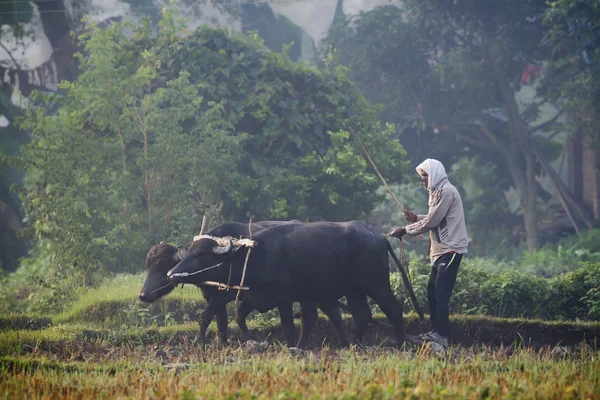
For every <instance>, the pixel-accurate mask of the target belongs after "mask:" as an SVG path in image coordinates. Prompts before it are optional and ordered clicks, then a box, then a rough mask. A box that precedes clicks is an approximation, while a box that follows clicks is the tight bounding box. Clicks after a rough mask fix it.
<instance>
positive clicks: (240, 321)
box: [235, 296, 256, 341]
mask: <svg viewBox="0 0 600 400" xmlns="http://www.w3.org/2000/svg"><path fill="white" fill-rule="evenodd" d="M253 310H254V304H252V300H250V298H248V297H247V296H246V298H245V299H244V300H242V302H241V303H240V305H239V307H238V308H237V314H236V316H235V322H236V323H237V325H238V326H239V327H240V332H241V334H242V337H243V338H244V341H248V340H256V339H255V338H254V337H253V336H252V334H250V330H249V329H248V325H246V318H248V315H250V313H251V312H252V311H253Z"/></svg>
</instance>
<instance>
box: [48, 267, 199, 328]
mask: <svg viewBox="0 0 600 400" xmlns="http://www.w3.org/2000/svg"><path fill="white" fill-rule="evenodd" d="M145 277H146V274H137V275H129V274H120V275H117V276H116V277H115V278H113V279H111V280H110V281H109V282H107V283H105V284H103V285H101V286H99V287H97V288H92V289H89V290H87V291H86V292H84V293H83V294H82V295H81V296H80V297H79V298H78V299H77V300H76V301H75V302H74V303H73V304H71V305H70V306H69V307H68V308H67V309H65V310H64V311H63V312H61V313H60V314H58V315H56V316H54V317H53V318H52V320H53V323H55V324H61V323H66V322H73V321H80V322H82V321H85V322H97V323H112V325H113V326H119V325H121V324H122V323H126V322H128V321H127V318H126V317H124V316H123V312H124V310H128V309H131V308H134V309H137V310H139V309H148V310H150V312H151V313H152V314H157V313H161V312H163V313H164V312H168V311H166V310H169V309H170V308H174V309H177V308H182V306H184V305H186V304H204V298H203V297H202V292H201V291H200V290H199V289H198V288H197V287H195V286H192V285H186V286H184V287H183V288H177V289H175V290H174V291H173V292H171V293H170V294H169V295H168V296H166V297H165V298H164V299H161V300H160V301H158V302H156V303H154V304H151V305H146V304H143V303H141V302H140V301H139V299H138V293H139V292H140V290H141V288H142V286H143V284H144V279H145ZM169 304H172V306H171V307H169Z"/></svg>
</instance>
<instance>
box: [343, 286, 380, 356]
mask: <svg viewBox="0 0 600 400" xmlns="http://www.w3.org/2000/svg"><path fill="white" fill-rule="evenodd" d="M346 299H347V300H348V308H349V309H350V313H351V314H352V319H354V325H356V336H355V337H354V343H355V344H357V345H358V346H362V344H361V342H362V339H363V336H365V331H366V330H367V327H368V326H369V322H371V318H372V317H373V314H372V313H371V308H370V307H369V303H368V302H367V296H366V295H364V294H360V295H356V296H352V297H349V296H346Z"/></svg>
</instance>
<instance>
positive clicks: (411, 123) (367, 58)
mask: <svg viewBox="0 0 600 400" xmlns="http://www.w3.org/2000/svg"><path fill="white" fill-rule="evenodd" d="M342 10H343V8H342V0H340V1H338V7H337V10H336V14H335V17H334V22H333V24H332V26H331V28H330V30H329V31H328V33H327V36H326V38H325V40H324V46H323V52H324V56H327V55H328V54H329V53H330V52H333V54H335V56H336V57H337V58H338V61H339V62H340V63H341V64H343V65H345V66H347V67H348V69H349V76H350V79H352V80H353V81H354V82H356V85H357V86H358V87H359V88H360V89H361V91H362V92H363V93H364V95H365V97H367V98H368V99H369V100H370V101H372V102H374V103H377V104H382V105H384V106H385V108H384V109H383V112H382V114H381V118H382V119H383V120H384V121H389V122H392V123H394V124H395V125H396V133H395V137H396V138H397V139H399V140H400V141H401V142H402V144H403V146H404V148H405V149H406V150H407V153H408V156H409V158H410V160H411V162H412V163H413V164H414V165H417V164H419V163H420V162H421V161H423V159H424V158H427V157H433V158H437V159H439V160H441V161H442V162H443V163H444V164H446V165H451V164H452V163H453V162H454V161H455V160H457V159H458V158H459V157H460V154H461V153H462V151H463V149H462V148H459V149H457V150H456V151H454V152H452V153H449V152H448V151H447V150H448V148H450V147H454V146H452V145H453V144H454V142H455V139H454V138H453V137H452V136H450V135H439V134H438V132H439V130H438V129H436V128H437V127H436V126H435V125H434V124H432V123H431V121H432V120H434V119H435V117H436V113H437V109H436V105H435V102H436V99H437V98H438V96H439V91H440V87H439V86H440V84H439V80H438V79H437V77H435V76H434V74H433V69H434V66H432V65H431V64H430V62H429V58H430V50H431V45H427V44H426V43H424V40H423V37H422V34H421V32H420V31H419V30H418V29H415V27H414V26H413V24H412V23H411V22H410V21H408V20H407V18H406V15H405V12H404V11H403V10H401V9H399V8H398V7H396V6H393V5H390V6H383V7H377V8H374V9H373V10H371V11H369V12H361V13H360V14H358V15H356V16H346V15H344V13H343V11H342Z"/></svg>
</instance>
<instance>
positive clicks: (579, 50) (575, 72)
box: [540, 0, 600, 147]
mask: <svg viewBox="0 0 600 400" xmlns="http://www.w3.org/2000/svg"><path fill="white" fill-rule="evenodd" d="M550 5H551V7H549V8H548V9H547V11H546V12H545V13H544V25H545V26H546V27H547V29H548V32H547V35H546V41H545V44H546V46H548V47H549V48H550V49H551V51H552V56H551V58H550V59H549V62H548V64H547V65H546V67H545V70H544V74H543V79H542V84H541V88H540V94H541V95H542V96H544V97H545V98H546V99H548V100H550V101H553V102H557V103H559V104H560V105H561V107H562V109H563V110H564V111H565V112H566V113H567V114H568V115H569V118H568V120H569V122H570V125H571V130H572V131H573V132H576V131H577V130H578V129H583V131H584V132H586V133H587V134H588V135H590V136H589V137H590V138H591V139H592V140H593V142H594V145H595V146H596V147H598V145H599V144H600V142H599V139H600V138H599V136H598V132H597V131H598V129H597V127H598V125H599V123H600V106H599V104H600V97H599V96H600V95H599V93H600V83H599V82H600V34H599V33H598V32H600V5H599V4H598V2H597V1H594V0H558V1H552V2H550Z"/></svg>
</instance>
